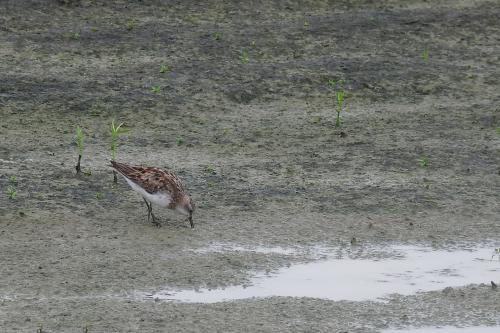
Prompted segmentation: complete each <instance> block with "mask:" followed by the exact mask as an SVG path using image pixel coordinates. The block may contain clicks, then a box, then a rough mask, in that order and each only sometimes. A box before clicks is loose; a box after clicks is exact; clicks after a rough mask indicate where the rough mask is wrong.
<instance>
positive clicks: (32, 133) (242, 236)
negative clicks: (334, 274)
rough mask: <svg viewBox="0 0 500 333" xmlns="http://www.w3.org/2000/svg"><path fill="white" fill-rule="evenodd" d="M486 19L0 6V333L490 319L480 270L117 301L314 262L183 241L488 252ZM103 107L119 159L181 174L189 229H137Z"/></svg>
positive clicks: (492, 132)
mask: <svg viewBox="0 0 500 333" xmlns="http://www.w3.org/2000/svg"><path fill="white" fill-rule="evenodd" d="M499 17H500V4H499V3H498V2H497V1H472V0H471V1H467V0H464V1H452V0H450V1H417V0H407V1H389V0H386V1H369V0H361V1H347V0H344V1H260V2H255V1H241V2H237V1H234V2H228V1H225V2H222V1H207V2H204V1H177V2H174V1H130V2H127V1H86V0H82V1H80V2H78V1H49V0H47V1H14V0H10V1H9V0H5V1H1V2H0V59H1V60H0V117H1V118H0V189H1V194H0V263H1V270H0V274H1V275H0V332H16V331H19V332H35V331H36V330H37V329H40V328H41V329H42V331H43V332H82V330H83V327H88V331H89V332H162V331H164V332H198V331H199V332H246V331H248V332H378V331H379V330H380V329H383V328H387V327H408V326H427V325H445V324H455V325H495V324H497V325H499V324H500V323H499V319H498V318H499V316H500V302H499V299H500V294H499V292H495V291H493V290H491V288H490V286H489V285H487V284H486V283H489V280H490V279H489V278H488V277H485V281H484V283H485V284H483V285H470V286H464V287H462V288H455V289H453V290H452V291H451V292H450V290H448V291H447V292H443V291H435V292H424V293H419V294H417V295H413V296H395V297H394V298H393V299H391V300H390V301H389V302H388V303H380V302H347V301H340V302H336V301H328V300H321V299H312V298H290V297H273V298H268V299H250V300H243V301H234V302H224V303H216V304H189V303H180V302H168V301H157V302H155V301H154V300H137V299H133V298H127V297H124V295H125V296H126V295H130V294H131V293H133V292H134V291H137V290H140V291H155V290H159V289H161V288H164V287H165V286H168V287H170V288H174V289H175V288H188V289H193V288H206V287H209V288H215V287H224V286H229V285H236V284H241V283H248V281H249V279H250V277H251V276H252V274H253V273H254V272H255V271H271V272H272V271H275V270H276V269H279V268H280V267H285V266H287V265H290V264H293V263H294V262H301V261H302V262H304V261H308V260H310V258H309V257H308V256H307V255H306V254H304V255H295V256H289V255H285V254H264V253H258V252H251V251H250V252H245V251H227V252H204V251H197V250H198V249H203V248H206V247H207V246H210V245H214V244H236V245H241V246H246V247H249V248H252V247H256V246H265V247H276V246H281V247H286V248H289V247H291V248H307V247H311V246H315V245H322V246H330V247H334V248H335V247H337V248H338V247H340V248H344V249H346V250H347V251H352V252H353V253H357V254H359V253H362V254H363V255H366V256H370V253H369V251H368V252H367V251H365V252H363V249H365V248H367V247H369V246H373V245H380V244H423V245H427V246H434V247H436V248H449V249H454V248H463V247H464V246H470V245H474V244H479V243H483V242H490V243H491V242H492V243H493V244H498V243H495V242H498V241H500V223H499V215H500V207H499V202H500V200H499V199H500V197H499V191H498V190H499V188H500V155H499V149H500V132H499V127H500V66H499V65H500V19H499ZM162 64H163V65H166V66H168V68H167V69H166V71H165V72H164V73H160V66H161V65H162ZM328 80H337V81H338V80H343V84H342V85H343V88H344V89H345V90H346V105H345V109H344V111H343V112H342V116H343V123H342V127H341V128H340V129H338V128H335V126H334V123H335V114H334V106H335V104H334V97H333V90H332V88H331V87H330V86H328V84H327V82H328ZM112 119H116V120H117V121H119V122H124V123H125V126H126V127H127V128H129V129H130V131H129V132H128V133H127V134H126V135H125V136H124V137H122V139H121V141H120V143H119V146H118V151H117V159H118V160H120V161H124V162H129V163H133V164H142V165H153V166H159V167H167V168H170V169H172V170H174V171H176V172H178V174H179V175H181V176H182V177H183V178H184V180H185V182H186V183H187V185H188V188H189V190H190V192H191V194H192V196H193V199H194V200H195V202H196V204H197V211H196V213H195V219H194V221H195V224H196V228H195V229H194V230H191V229H190V228H189V227H188V223H187V222H186V221H185V219H184V218H182V217H180V216H177V215H175V214H172V213H171V212H169V211H164V210H163V211H162V210H156V212H157V213H158V214H159V215H160V216H161V218H162V219H163V221H164V223H163V227H162V228H159V229H158V228H155V227H153V226H152V225H151V224H150V223H148V222H147V212H146V209H145V206H144V204H143V202H142V199H140V197H139V196H138V195H137V194H135V193H134V192H132V191H130V190H129V188H128V187H127V185H126V183H125V182H124V181H123V180H122V179H120V181H119V183H118V184H117V185H113V181H112V179H113V177H112V173H111V171H110V169H109V167H108V160H109V158H110V151H109V141H110V139H109V126H110V125H109V124H110V122H111V120H112ZM76 125H80V126H82V127H83V129H84V131H85V133H86V138H85V150H84V154H83V160H82V168H83V170H84V171H85V172H86V174H82V175H79V176H76V175H75V169H74V166H75V163H76V159H77V151H76V147H75V145H74V143H73V137H74V130H75V126H76ZM341 132H343V134H342V133H341ZM341 134H342V135H341ZM12 176H15V177H16V179H13V178H12ZM9 186H10V188H9ZM9 191H10V196H9V194H8V192H9ZM13 191H15V192H16V193H15V195H14V194H13V193H12V192H13ZM11 197H12V198H11ZM353 237H354V238H355V239H356V242H355V243H354V244H353V245H351V240H352V238H353ZM497 280H500V277H499V278H498V279H497ZM353 288H355V286H353Z"/></svg>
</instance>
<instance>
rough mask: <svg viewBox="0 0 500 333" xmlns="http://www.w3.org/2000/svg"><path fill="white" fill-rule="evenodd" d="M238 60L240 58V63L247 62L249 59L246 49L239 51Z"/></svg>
mask: <svg viewBox="0 0 500 333" xmlns="http://www.w3.org/2000/svg"><path fill="white" fill-rule="evenodd" d="M240 60H241V63H243V64H248V62H249V61H250V57H249V55H248V51H246V50H243V51H241V55H240Z"/></svg>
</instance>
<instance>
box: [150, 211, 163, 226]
mask: <svg viewBox="0 0 500 333" xmlns="http://www.w3.org/2000/svg"><path fill="white" fill-rule="evenodd" d="M151 217H152V219H153V221H152V223H153V225H154V226H155V227H158V228H159V227H161V222H160V220H159V219H158V218H157V217H156V216H155V215H154V214H153V212H151ZM148 221H149V219H148Z"/></svg>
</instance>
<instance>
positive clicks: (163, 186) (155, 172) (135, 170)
mask: <svg viewBox="0 0 500 333" xmlns="http://www.w3.org/2000/svg"><path fill="white" fill-rule="evenodd" d="M111 164H112V166H113V168H115V169H116V171H118V172H119V173H121V174H122V175H123V176H124V177H126V178H128V179H130V180H131V181H133V182H134V183H136V184H137V185H139V186H141V187H142V188H143V189H144V190H145V191H146V192H148V193H156V192H166V193H168V194H169V195H170V196H172V197H174V196H176V195H177V193H179V192H180V191H183V188H184V187H183V185H182V182H181V181H180V180H179V178H177V176H176V175H174V174H173V173H171V172H169V171H165V170H162V169H159V168H149V167H147V168H144V167H138V166H130V165H126V164H123V163H118V162H111Z"/></svg>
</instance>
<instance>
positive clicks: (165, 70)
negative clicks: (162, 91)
mask: <svg viewBox="0 0 500 333" xmlns="http://www.w3.org/2000/svg"><path fill="white" fill-rule="evenodd" d="M169 70H170V68H169V67H168V66H167V65H160V73H162V74H164V73H166V72H168V71H169Z"/></svg>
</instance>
